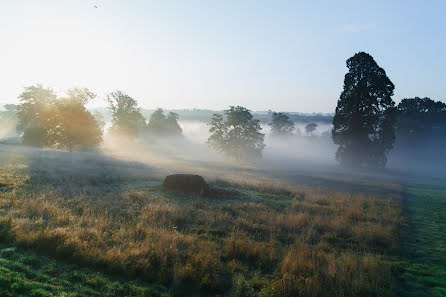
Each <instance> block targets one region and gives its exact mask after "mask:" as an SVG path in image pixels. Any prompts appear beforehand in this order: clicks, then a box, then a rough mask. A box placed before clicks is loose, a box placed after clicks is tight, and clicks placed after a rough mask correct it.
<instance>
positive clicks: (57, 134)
mask: <svg viewBox="0 0 446 297" xmlns="http://www.w3.org/2000/svg"><path fill="white" fill-rule="evenodd" d="M94 97H96V95H95V94H93V93H91V92H90V91H89V90H88V89H72V90H69V91H68V97H66V98H60V99H58V100H56V101H55V102H54V113H53V114H52V117H50V118H49V123H50V126H49V133H48V144H49V145H50V146H52V147H66V148H68V149H69V150H70V151H71V150H72V149H73V148H75V147H79V148H81V149H88V148H92V147H96V146H98V145H99V144H100V143H101V142H102V129H101V127H100V126H99V124H98V122H97V121H96V118H95V117H94V116H93V115H92V114H91V113H90V112H89V111H88V110H87V109H86V107H85V104H86V103H88V101H89V100H91V99H93V98H94Z"/></svg>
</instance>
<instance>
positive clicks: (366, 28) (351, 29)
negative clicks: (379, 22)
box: [342, 24, 376, 33]
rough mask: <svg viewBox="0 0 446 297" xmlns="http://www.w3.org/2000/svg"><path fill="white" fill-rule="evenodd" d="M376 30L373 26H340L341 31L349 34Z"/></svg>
mask: <svg viewBox="0 0 446 297" xmlns="http://www.w3.org/2000/svg"><path fill="white" fill-rule="evenodd" d="M375 28H376V25H375V24H348V25H343V26H342V31H345V32H350V33H361V32H365V31H370V30H373V29H375Z"/></svg>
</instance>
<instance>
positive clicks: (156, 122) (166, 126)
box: [147, 108, 182, 135]
mask: <svg viewBox="0 0 446 297" xmlns="http://www.w3.org/2000/svg"><path fill="white" fill-rule="evenodd" d="M178 119H179V116H178V114H177V113H175V112H169V113H168V114H167V116H166V115H165V114H164V111H163V109H161V108H158V109H157V110H155V111H154V112H153V113H152V115H151V116H150V119H149V123H148V124H147V128H148V131H149V132H150V133H155V134H163V135H180V134H181V132H182V129H181V127H180V125H179V124H178Z"/></svg>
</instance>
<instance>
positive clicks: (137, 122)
mask: <svg viewBox="0 0 446 297" xmlns="http://www.w3.org/2000/svg"><path fill="white" fill-rule="evenodd" d="M107 101H108V103H109V108H110V110H111V112H112V127H111V128H110V132H111V133H113V134H118V135H122V136H125V137H129V138H134V137H137V136H138V133H139V131H140V130H141V129H144V128H145V127H146V119H145V118H144V116H143V115H142V114H141V110H140V108H139V107H138V103H137V102H136V100H135V99H133V98H132V97H130V96H129V95H127V94H124V93H123V92H121V91H119V90H118V91H115V92H111V93H110V94H108V95H107Z"/></svg>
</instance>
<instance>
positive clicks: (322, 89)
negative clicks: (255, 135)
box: [0, 0, 446, 113]
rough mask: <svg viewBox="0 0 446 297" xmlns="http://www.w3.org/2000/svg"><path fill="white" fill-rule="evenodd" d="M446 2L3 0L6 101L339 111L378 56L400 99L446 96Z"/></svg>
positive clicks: (1, 60) (0, 27)
mask: <svg viewBox="0 0 446 297" xmlns="http://www.w3.org/2000/svg"><path fill="white" fill-rule="evenodd" d="M445 11H446V1H444V0H440V1H435V0H429V1H421V0H420V1H415V0H413V1H411V0H405V1H397V0H393V1H391V0H387V1H379V0H378V1H357V0H356V1H343V0H339V1H298V0H295V1H284V0H275V1H266V0H238V1H235V0H234V1H232V0H225V1H223V0H206V1H205V0H202V1H199V0H188V1H185V0H178V1H173V0H159V1H150V0H145V1H137V0H127V1H124V0H115V1H113V0H96V1H95V0H71V1H65V0H53V1H50V0H39V1H35V0H32V1H31V0H29V1H24V0H0V104H1V103H14V102H17V96H18V95H19V94H20V92H21V91H22V90H23V88H24V87H25V86H29V85H33V84H36V83H41V84H43V85H44V86H46V87H52V88H53V89H54V90H56V91H57V92H59V93H61V94H62V92H63V90H66V89H68V88H71V87H87V88H89V89H90V90H91V91H93V92H95V93H97V94H98V98H97V99H96V100H95V101H94V102H92V103H91V104H92V105H94V106H96V105H97V106H99V105H105V101H104V96H105V94H106V93H107V92H111V91H114V90H117V89H119V90H122V91H123V92H125V93H127V94H129V95H130V96H132V97H133V98H135V99H136V100H137V101H138V102H139V104H140V106H142V107H144V108H156V107H162V108H166V109H182V108H201V109H213V110H221V109H225V108H227V107H228V106H229V105H242V106H245V107H247V108H249V109H251V110H256V111H259V110H269V109H271V110H275V111H294V112H323V113H329V112H334V108H335V107H336V103H337V100H338V98H339V95H340V93H341V92H342V87H343V80H344V75H345V73H346V71H347V68H346V66H345V61H346V60H347V59H348V58H349V57H351V56H353V55H354V54H355V53H357V52H359V51H365V52H368V53H369V54H371V55H372V56H373V57H374V58H375V60H376V61H377V63H378V64H379V65H380V66H381V67H383V68H384V69H385V71H386V73H387V75H388V76H389V78H390V79H391V80H392V82H393V83H394V84H395V86H396V88H395V95H394V97H393V98H394V100H395V101H396V102H397V103H398V102H399V101H400V100H401V99H402V98H408V97H415V96H420V97H430V98H432V99H434V100H441V101H443V102H445V101H446V81H445V78H446V38H445V36H446V33H445V31H446V18H445V17H444V12H445Z"/></svg>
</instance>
